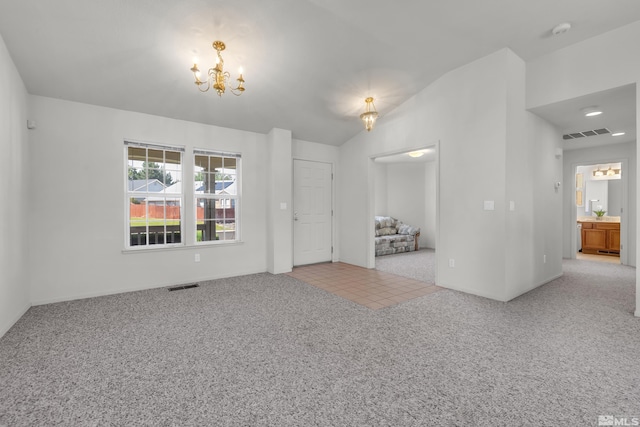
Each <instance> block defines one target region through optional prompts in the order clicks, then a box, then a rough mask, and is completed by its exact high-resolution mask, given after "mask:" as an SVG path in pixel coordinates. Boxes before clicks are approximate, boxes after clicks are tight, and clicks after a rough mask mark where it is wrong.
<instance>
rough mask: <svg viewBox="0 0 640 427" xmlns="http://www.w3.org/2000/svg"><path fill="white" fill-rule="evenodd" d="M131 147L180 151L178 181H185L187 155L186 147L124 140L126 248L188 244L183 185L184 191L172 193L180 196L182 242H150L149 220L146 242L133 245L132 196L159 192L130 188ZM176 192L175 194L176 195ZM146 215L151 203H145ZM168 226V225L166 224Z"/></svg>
mask: <svg viewBox="0 0 640 427" xmlns="http://www.w3.org/2000/svg"><path fill="white" fill-rule="evenodd" d="M129 147H136V148H143V149H146V150H162V151H164V152H166V151H170V152H178V153H179V154H180V168H179V169H180V173H179V176H177V177H176V178H177V179H176V182H182V183H184V166H185V156H184V152H185V149H184V147H177V146H170V145H163V144H152V143H146V142H139V141H131V140H125V141H124V175H125V176H124V178H125V179H124V181H125V191H124V195H125V203H124V205H125V224H124V225H125V226H124V240H125V249H126V250H132V251H135V250H158V249H162V248H171V247H184V246H185V245H186V238H185V237H186V234H185V219H186V218H185V215H184V206H185V188H184V185H182V191H181V192H180V193H170V194H171V196H172V198H173V197H176V198H179V201H180V242H179V243H173V242H171V243H167V242H166V240H165V242H164V243H155V244H150V242H149V240H150V237H149V224H148V221H147V224H146V241H145V244H139V245H132V244H131V203H130V201H131V199H132V198H145V199H148V198H150V197H157V196H158V195H159V194H158V192H151V191H148V189H147V191H135V189H133V190H130V189H129ZM147 162H148V151H147ZM161 194H162V195H163V196H166V195H167V194H169V193H164V192H162V193H161ZM174 194H175V196H174ZM145 210H146V214H147V215H146V216H147V218H148V213H149V205H148V204H145ZM165 220H166V205H165ZM165 227H166V225H165ZM164 235H165V236H164V239H166V228H165V232H164Z"/></svg>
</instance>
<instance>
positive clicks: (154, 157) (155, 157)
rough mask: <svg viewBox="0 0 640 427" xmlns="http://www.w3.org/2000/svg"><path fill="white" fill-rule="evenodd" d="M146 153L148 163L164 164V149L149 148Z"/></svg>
mask: <svg viewBox="0 0 640 427" xmlns="http://www.w3.org/2000/svg"><path fill="white" fill-rule="evenodd" d="M147 155H148V158H147V161H148V162H149V164H154V163H156V164H164V150H153V149H151V148H149V149H148V152H147Z"/></svg>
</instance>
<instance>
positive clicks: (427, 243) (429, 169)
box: [420, 162, 438, 249]
mask: <svg viewBox="0 0 640 427" xmlns="http://www.w3.org/2000/svg"><path fill="white" fill-rule="evenodd" d="M424 173H425V177H426V183H425V186H424V191H425V195H424V204H425V206H424V216H425V218H424V222H425V226H426V229H427V232H426V233H421V235H420V241H421V243H420V245H421V246H422V241H423V239H424V247H425V248H431V249H436V232H437V228H436V227H437V224H436V209H437V201H438V199H437V197H436V194H437V193H436V176H437V175H436V173H437V164H436V162H427V163H425V165H424ZM423 234H424V235H423Z"/></svg>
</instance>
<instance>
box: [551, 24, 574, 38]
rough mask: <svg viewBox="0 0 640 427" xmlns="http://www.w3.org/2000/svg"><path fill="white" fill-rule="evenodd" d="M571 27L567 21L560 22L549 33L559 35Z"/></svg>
mask: <svg viewBox="0 0 640 427" xmlns="http://www.w3.org/2000/svg"><path fill="white" fill-rule="evenodd" d="M570 29H571V24H570V23H568V22H563V23H562V24H558V25H556V26H555V27H553V29H552V30H551V34H553V35H554V36H559V35H560V34H564V33H566V32H567V31H569V30H570Z"/></svg>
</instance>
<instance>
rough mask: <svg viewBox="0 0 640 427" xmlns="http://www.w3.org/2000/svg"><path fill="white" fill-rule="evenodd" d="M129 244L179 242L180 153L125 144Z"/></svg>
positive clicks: (180, 198)
mask: <svg viewBox="0 0 640 427" xmlns="http://www.w3.org/2000/svg"><path fill="white" fill-rule="evenodd" d="M127 157H128V159H127V165H128V166H127V180H128V187H127V190H128V194H127V196H128V200H129V212H130V215H129V220H128V224H127V225H128V227H129V239H128V246H145V245H165V244H174V243H181V241H182V238H181V233H180V228H181V205H182V199H183V192H182V186H181V185H180V180H181V176H182V169H181V159H182V153H180V152H178V151H170V150H162V149H151V148H145V147H127Z"/></svg>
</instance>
